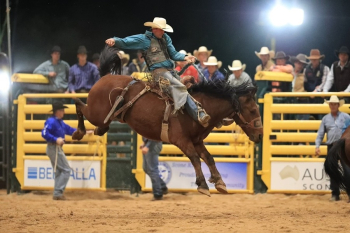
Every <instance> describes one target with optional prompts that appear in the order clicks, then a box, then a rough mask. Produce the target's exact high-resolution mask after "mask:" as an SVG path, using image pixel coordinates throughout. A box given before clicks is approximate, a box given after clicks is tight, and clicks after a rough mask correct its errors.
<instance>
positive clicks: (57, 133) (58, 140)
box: [41, 102, 76, 200]
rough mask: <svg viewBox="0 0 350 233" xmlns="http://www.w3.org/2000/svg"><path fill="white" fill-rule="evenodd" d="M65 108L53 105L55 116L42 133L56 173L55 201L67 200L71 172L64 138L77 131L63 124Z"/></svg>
mask: <svg viewBox="0 0 350 233" xmlns="http://www.w3.org/2000/svg"><path fill="white" fill-rule="evenodd" d="M65 108H67V106H65V105H63V104H62V102H55V103H53V104H52V113H53V115H52V116H51V117H50V118H49V119H47V120H46V122H45V125H44V129H43V130H42V132H41V135H42V137H43V138H44V139H45V140H46V141H47V147H46V153H47V155H48V156H49V158H50V161H51V164H52V167H53V168H54V171H55V186H54V192H53V199H54V200H65V197H64V196H63V192H64V189H65V188H66V185H67V183H68V180H69V176H70V172H71V168H70V166H69V164H68V161H67V158H66V155H65V154H64V152H63V150H62V145H63V144H64V136H65V135H72V134H73V132H74V131H75V130H76V129H74V128H72V127H70V126H69V125H67V124H65V123H64V122H63V120H62V118H63V116H64V109H65Z"/></svg>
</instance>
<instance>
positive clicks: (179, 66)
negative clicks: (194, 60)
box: [175, 50, 199, 83]
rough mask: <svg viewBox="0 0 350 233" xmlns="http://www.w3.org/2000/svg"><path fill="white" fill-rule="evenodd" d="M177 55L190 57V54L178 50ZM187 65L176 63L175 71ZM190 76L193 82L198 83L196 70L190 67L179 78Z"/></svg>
mask: <svg viewBox="0 0 350 233" xmlns="http://www.w3.org/2000/svg"><path fill="white" fill-rule="evenodd" d="M179 53H182V54H185V55H191V53H186V51H185V50H180V51H179ZM186 64H187V62H186V61H178V62H176V68H175V70H177V71H181V70H182V68H183V67H184V66H185V65H186ZM188 75H189V76H192V77H193V78H194V80H195V82H196V83H198V82H199V79H198V71H197V70H196V68H194V67H193V66H192V65H191V66H189V67H188V68H187V69H186V71H185V72H184V73H183V74H182V75H181V78H182V77H184V76H188Z"/></svg>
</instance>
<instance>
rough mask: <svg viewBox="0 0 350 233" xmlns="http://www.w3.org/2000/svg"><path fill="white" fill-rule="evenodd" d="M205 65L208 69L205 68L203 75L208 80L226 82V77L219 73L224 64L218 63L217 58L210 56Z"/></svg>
mask: <svg viewBox="0 0 350 233" xmlns="http://www.w3.org/2000/svg"><path fill="white" fill-rule="evenodd" d="M204 65H206V66H207V68H205V70H204V72H203V75H204V77H205V78H206V79H207V80H217V79H221V80H225V76H224V75H223V74H222V73H221V72H220V71H219V69H220V67H221V66H222V62H221V61H218V59H217V58H216V57H214V56H210V57H209V58H208V61H207V62H204Z"/></svg>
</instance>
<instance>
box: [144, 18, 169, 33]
mask: <svg viewBox="0 0 350 233" xmlns="http://www.w3.org/2000/svg"><path fill="white" fill-rule="evenodd" d="M143 25H145V26H149V27H151V28H159V29H162V30H163V31H166V32H174V30H173V28H172V27H171V26H170V25H168V24H166V19H164V18H160V17H155V18H154V19H153V22H146V23H144V24H143Z"/></svg>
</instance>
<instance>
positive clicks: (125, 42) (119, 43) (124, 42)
mask: <svg viewBox="0 0 350 233" xmlns="http://www.w3.org/2000/svg"><path fill="white" fill-rule="evenodd" d="M113 39H114V41H115V46H116V47H117V48H118V49H135V50H138V49H141V50H146V49H147V48H148V47H147V45H148V46H149V42H148V44H147V37H146V36H145V35H144V34H138V35H133V36H128V37H125V38H119V37H113Z"/></svg>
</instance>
